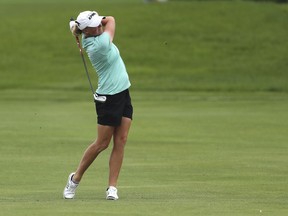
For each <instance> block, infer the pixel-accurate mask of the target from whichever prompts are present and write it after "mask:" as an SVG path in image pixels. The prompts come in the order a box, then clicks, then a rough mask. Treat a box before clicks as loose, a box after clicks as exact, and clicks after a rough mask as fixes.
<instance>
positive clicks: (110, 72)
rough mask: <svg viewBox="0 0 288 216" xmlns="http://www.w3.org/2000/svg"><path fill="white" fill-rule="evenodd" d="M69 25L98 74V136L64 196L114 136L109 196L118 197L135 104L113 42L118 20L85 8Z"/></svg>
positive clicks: (71, 193)
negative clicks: (119, 180) (118, 183)
mask: <svg viewBox="0 0 288 216" xmlns="http://www.w3.org/2000/svg"><path fill="white" fill-rule="evenodd" d="M70 29H71V31H72V33H73V34H74V35H75V36H78V35H80V34H82V46H83V48H84V49H85V51H86V53H87V54H88V57H89V59H90V61H91V63H92V65H93V67H94V68H95V70H96V72H97V75H98V89H97V90H96V94H95V95H96V96H95V103H96V112H97V122H98V137H97V139H96V140H95V141H94V142H93V143H92V144H91V145H90V146H89V147H88V148H87V149H86V151H85V152H84V155H83V157H82V159H81V161H80V163H79V166H78V168H77V169H76V171H75V172H72V173H71V174H70V175H69V177H68V182H67V185H66V187H65V189H64V192H63V196H64V198H65V199H73V198H74V196H75V191H76V188H77V186H78V185H79V183H80V181H81V179H82V177H83V175H84V173H85V171H86V170H87V169H88V167H89V166H90V165H91V164H92V162H93V161H94V160H95V159H96V157H97V156H98V155H99V153H100V152H102V151H103V150H105V149H106V148H107V147H108V146H109V143H110V141H111V139H112V138H113V149H112V152H111V156H110V161H109V181H108V188H107V190H106V199H107V200H117V199H118V195H117V189H116V185H117V180H118V176H119V173H120V169H121V165H122V161H123V155H124V146H125V143H126V140H127V136H128V132H129V128H130V125H131V120H132V114H133V107H132V104H131V98H130V95H129V90H128V88H129V87H130V85H131V84H130V81H129V77H128V74H127V71H126V68H125V65H124V62H123V60H122V58H121V57H120V54H119V50H118V49H117V47H116V46H115V44H113V42H112V41H113V38H114V35H115V20H114V18H113V17H111V16H107V17H102V16H99V15H98V14H97V12H95V11H84V12H81V13H80V14H79V16H78V17H77V19H76V20H75V21H71V22H70ZM97 98H100V99H99V100H98V99H97Z"/></svg>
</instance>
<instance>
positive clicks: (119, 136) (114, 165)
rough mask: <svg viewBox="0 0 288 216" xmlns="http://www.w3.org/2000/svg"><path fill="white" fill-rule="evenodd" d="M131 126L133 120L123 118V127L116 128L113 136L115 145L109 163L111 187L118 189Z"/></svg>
mask: <svg viewBox="0 0 288 216" xmlns="http://www.w3.org/2000/svg"><path fill="white" fill-rule="evenodd" d="M130 125H131V119H129V118H125V117H123V118H122V122H121V125H120V126H119V127H116V128H115V131H114V135H113V141H114V145H113V149H112V152H111V156H110V161H109V167H110V172H109V186H114V187H116V185H117V179H118V176H119V173H120V169H121V166H122V161H123V157H124V147H125V144H126V140H127V137H128V133H129V128H130Z"/></svg>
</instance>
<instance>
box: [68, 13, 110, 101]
mask: <svg viewBox="0 0 288 216" xmlns="http://www.w3.org/2000/svg"><path fill="white" fill-rule="evenodd" d="M70 21H74V19H73V18H71V19H70ZM75 39H76V43H77V46H78V48H79V51H80V55H81V58H82V61H83V64H84V68H85V72H86V75H87V78H88V81H89V85H90V89H91V91H92V94H93V98H94V100H96V101H98V102H101V103H104V102H105V101H106V96H99V95H98V94H96V92H95V91H94V88H93V85H92V82H91V79H90V76H89V72H88V69H87V64H86V61H85V58H84V54H83V50H82V48H81V45H80V40H79V37H78V36H75Z"/></svg>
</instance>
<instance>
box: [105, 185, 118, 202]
mask: <svg viewBox="0 0 288 216" xmlns="http://www.w3.org/2000/svg"><path fill="white" fill-rule="evenodd" d="M118 198H119V197H118V195H117V188H116V187H113V186H110V187H108V188H107V190H106V199H107V200H118Z"/></svg>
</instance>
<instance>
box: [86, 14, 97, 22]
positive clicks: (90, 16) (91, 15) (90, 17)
mask: <svg viewBox="0 0 288 216" xmlns="http://www.w3.org/2000/svg"><path fill="white" fill-rule="evenodd" d="M95 15H96V13H92V14H90V15H89V16H88V19H89V20H91V19H92V17H93V16H95Z"/></svg>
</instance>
